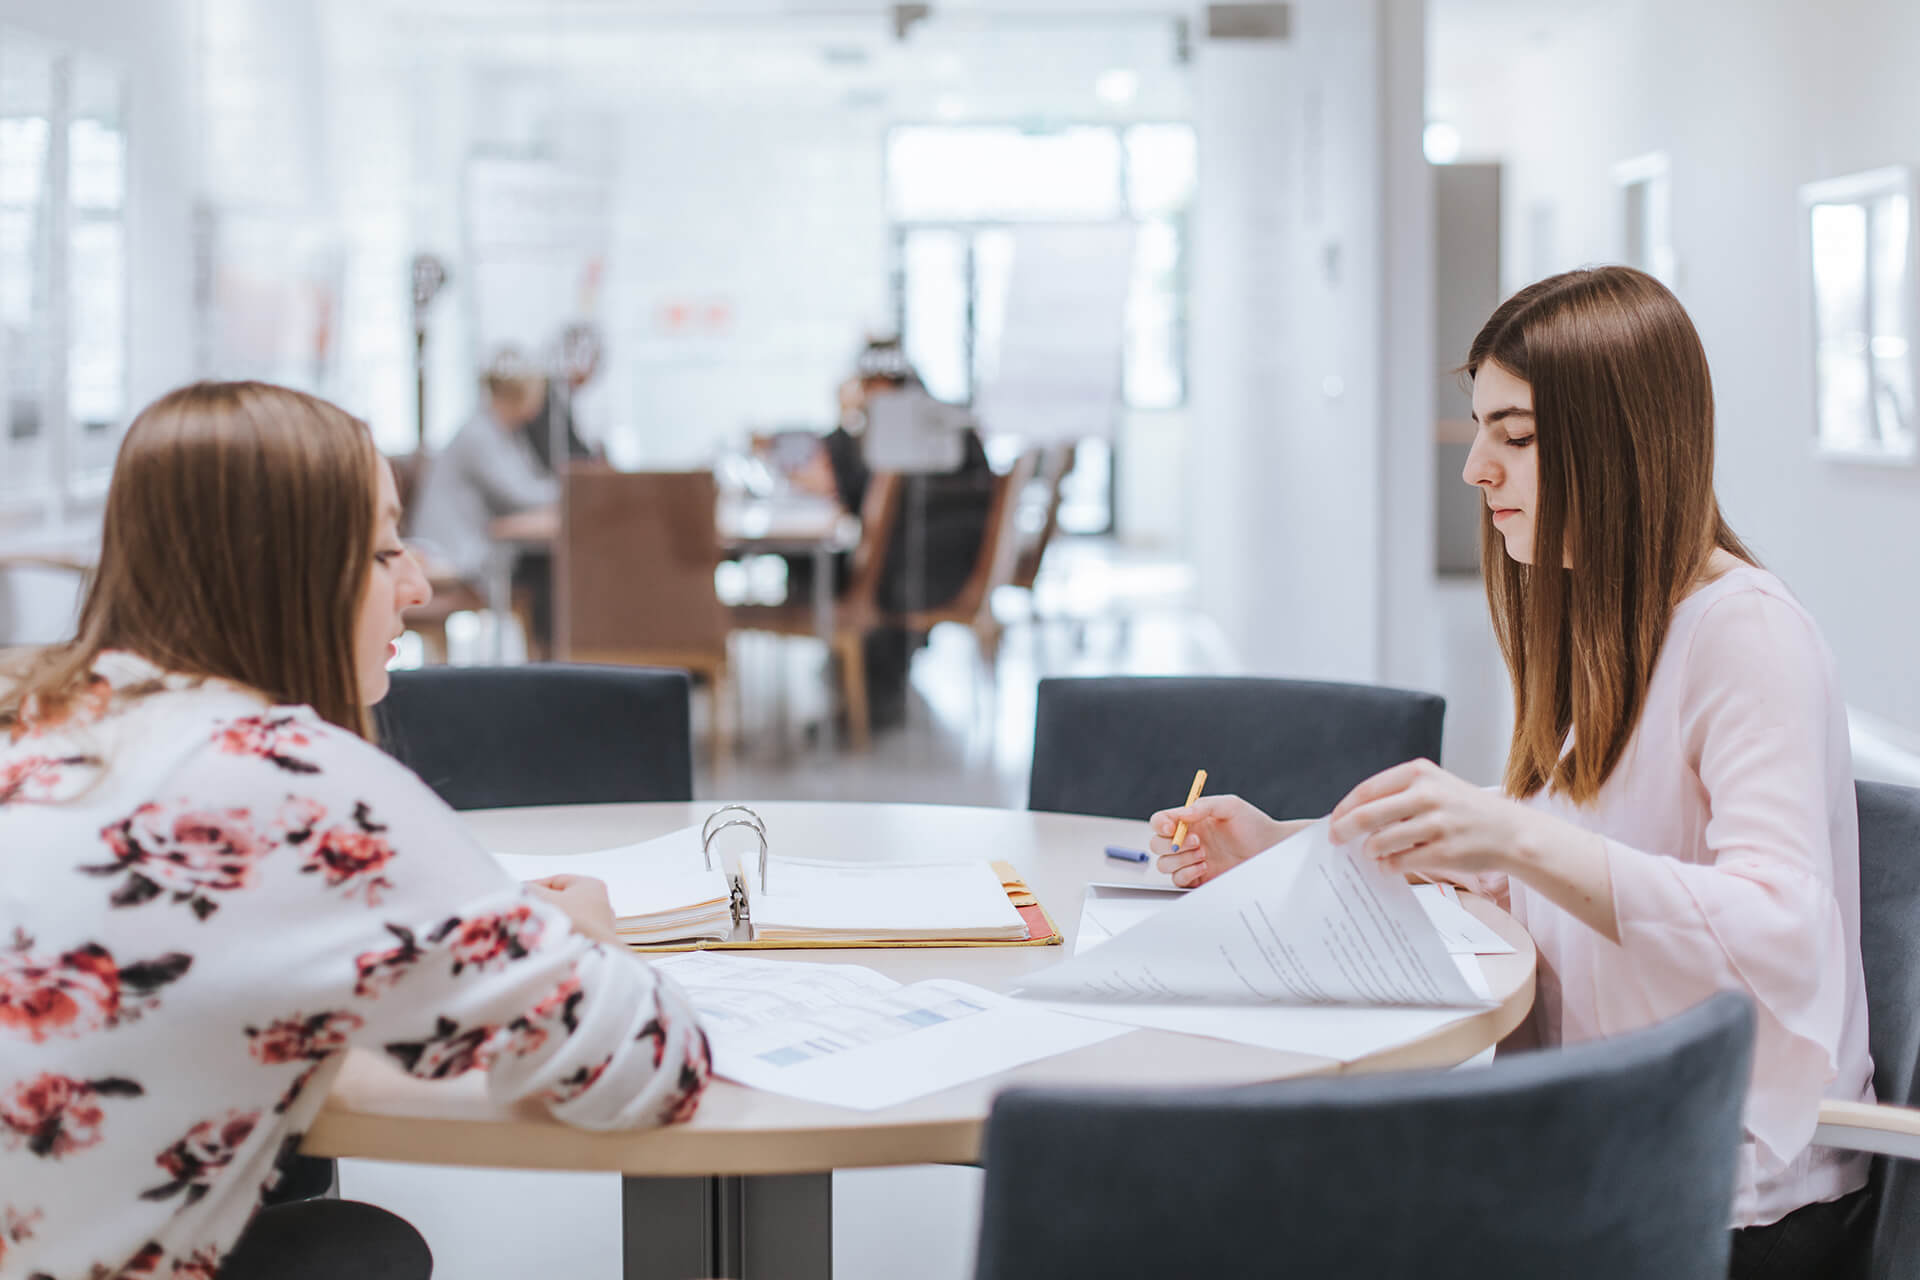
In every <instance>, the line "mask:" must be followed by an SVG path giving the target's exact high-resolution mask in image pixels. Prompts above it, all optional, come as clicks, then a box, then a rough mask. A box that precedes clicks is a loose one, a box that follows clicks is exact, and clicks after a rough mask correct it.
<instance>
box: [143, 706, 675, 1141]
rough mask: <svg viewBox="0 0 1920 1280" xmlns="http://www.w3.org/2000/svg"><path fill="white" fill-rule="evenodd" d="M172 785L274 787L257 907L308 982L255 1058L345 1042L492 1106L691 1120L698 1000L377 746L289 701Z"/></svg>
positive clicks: (249, 790)
mask: <svg viewBox="0 0 1920 1280" xmlns="http://www.w3.org/2000/svg"><path fill="white" fill-rule="evenodd" d="M176 781H178V782H179V783H180V784H181V789H182V790H184V791H186V792H188V793H190V794H194V795H198V796H224V797H236V796H247V797H258V796H262V795H271V796H273V797H274V799H273V801H272V804H271V806H268V807H266V808H265V809H263V808H262V807H261V806H258V805H255V806H253V808H252V810H251V813H252V816H251V818H249V819H248V821H249V823H250V826H251V831H252V836H251V838H252V839H253V840H254V842H255V847H256V849H258V850H261V851H263V852H262V856H261V857H260V858H259V864H260V865H259V876H258V880H259V884H258V888H257V890H256V892H257V893H258V894H259V895H260V896H259V897H258V898H257V899H253V894H249V895H247V899H253V901H252V902H251V905H250V906H249V907H248V910H249V912H250V918H254V919H257V920H258V921H259V922H260V924H261V927H262V928H263V929H271V930H272V931H273V933H274V935H275V936H274V938H273V939H272V943H271V945H272V947H273V948H274V949H275V951H276V952H277V953H279V954H281V955H295V956H297V957H298V963H297V970H298V972H299V975H300V977H299V980H298V989H297V990H289V991H287V992H286V994H284V995H282V996H281V997H280V998H281V999H282V1000H283V1001H284V1002H285V1003H286V1004H287V1005H288V1006H289V1008H288V1010H287V1011H286V1013H285V1016H284V1017H281V1018H277V1019H269V1018H260V1019H256V1026H255V1027H254V1028H251V1029H250V1030H249V1035H250V1036H257V1037H258V1038H259V1042H260V1045H261V1046H263V1047H257V1048H256V1050H255V1054H254V1056H255V1057H256V1058H257V1059H259V1060H260V1061H262V1062H268V1063H271V1062H277V1061H294V1062H297V1061H303V1060H317V1059H318V1058H319V1057H320V1056H321V1055H320V1053H319V1052H317V1051H316V1049H317V1047H323V1046H332V1047H336V1048H337V1047H343V1046H344V1045H345V1044H349V1043H350V1044H353V1045H358V1046H361V1047H365V1048H369V1049H371V1050H373V1051H375V1052H377V1053H379V1054H381V1055H382V1056H384V1057H385V1058H387V1059H388V1060H389V1061H391V1062H394V1063H396V1064H397V1065H399V1066H400V1067H402V1068H403V1069H405V1070H406V1071H408V1072H409V1073H411V1074H413V1075H415V1076H420V1077H423V1078H427V1079H444V1078H448V1077H452V1076H456V1075H460V1074H463V1073H465V1072H467V1071H470V1070H483V1071H485V1072H486V1075H487V1083H488V1089H489V1092H490V1094H491V1095H492V1096H493V1098H494V1099H495V1100H496V1101H499V1102H502V1103H513V1102H517V1101H520V1100H523V1099H531V1100H535V1101H538V1102H540V1103H543V1104H544V1105H545V1106H546V1107H547V1108H548V1109H549V1110H550V1111H551V1113H552V1114H553V1115H554V1116H555V1117H556V1118H557V1119H560V1120H563V1121H565V1122H567V1123H569V1124H574V1125H579V1126H581V1127H583V1128H590V1129H618V1128H627V1127H634V1126H642V1125H648V1124H657V1123H663V1122H669V1121H673V1120H679V1119H684V1118H686V1117H687V1116H690V1115H691V1114H692V1113H693V1110H694V1108H695V1106H696V1105H697V1101H698V1098H699V1096H700V1093H701V1091H702V1089H703V1088H704V1087H705V1084H706V1081H707V1078H708V1064H709V1056H708V1048H707V1042H706V1036H705V1034H704V1032H702V1030H701V1029H700V1026H699V1024H698V1021H697V1019H696V1017H695V1014H694V1011H693V1009H692V1006H691V1004H690V1003H689V1002H688V1000H687V998H686V996H685V993H684V992H682V991H681V990H680V989H679V988H678V987H677V986H676V985H675V984H674V983H673V981H672V980H671V979H669V978H667V977H666V976H665V975H663V974H659V973H656V972H655V971H654V970H653V969H652V968H651V967H649V966H648V965H646V964H645V963H644V962H642V961H641V960H640V959H639V958H638V957H636V956H634V955H633V954H631V953H630V952H628V951H626V949H625V948H623V947H618V946H614V945H610V944H606V943H601V942H596V941H593V940H591V939H588V938H586V937H584V936H582V935H580V934H578V933H576V932H574V931H573V929H572V926H571V922H570V920H569V919H568V917H567V915H566V913H565V912H563V911H561V910H560V909H559V908H557V907H555V906H553V905H552V904H550V903H548V902H546V901H544V900H542V899H540V898H538V897H536V896H534V895H533V894H531V893H530V892H528V891H527V890H526V889H525V888H524V887H523V886H521V885H520V884H519V883H518V882H517V881H515V880H513V879H512V878H511V877H509V876H508V875H507V874H506V873H505V872H504V871H503V870H501V869H500V867H499V866H498V864H496V863H495V862H494V861H493V860H492V858H491V857H490V856H488V854H487V853H486V852H485V851H484V850H482V849H481V848H480V847H479V846H478V845H477V844H475V843H474V841H473V839H472V837H471V836H470V835H469V834H468V833H467V832H466V830H465V828H464V827H463V826H462V824H461V822H460V820H459V818H458V817H457V816H456V815H455V814H454V812H453V810H451V809H449V808H448V807H447V806H446V804H445V803H443V802H442V801H441V800H440V799H439V797H437V796H435V795H434V794H433V792H432V791H430V790H428V788H427V787H426V786H425V785H424V784H422V783H421V782H420V780H419V779H418V778H417V777H415V776H414V775H413V774H412V773H410V772H408V771H407V770H406V769H405V768H404V767H402V766H401V765H399V764H398V763H396V762H395V761H393V760H392V759H391V758H389V757H388V756H386V755H385V754H384V753H382V752H381V751H379V750H378V749H377V748H376V747H373V746H372V745H370V744H368V743H365V742H362V741H361V740H359V739H358V738H355V737H353V736H352V735H350V734H347V733H345V732H343V731H341V730H338V729H334V728H332V727H331V726H327V725H325V724H323V723H321V722H319V721H318V720H315V719H312V718H310V713H296V715H295V716H287V715H286V714H285V713H284V712H278V713H275V715H273V716H265V717H258V718H255V719H253V720H249V721H242V722H238V724H237V725H229V726H228V727H227V728H226V729H225V730H224V731H223V732H222V733H221V734H218V735H216V738H215V742H214V744H213V745H212V746H210V747H208V748H207V749H204V750H201V751H199V752H196V753H195V754H194V756H192V757H191V758H190V759H189V760H188V762H187V763H186V764H185V765H184V766H183V770H182V774H181V776H180V777H178V778H177V779H176ZM226 812H228V813H240V812H241V811H239V810H227V811H226ZM236 821H237V819H236ZM239 901H241V900H240V899H236V905H238V903H239ZM263 941H265V939H264V938H263ZM296 1091H297V1085H296Z"/></svg>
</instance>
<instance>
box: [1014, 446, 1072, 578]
mask: <svg viewBox="0 0 1920 1280" xmlns="http://www.w3.org/2000/svg"><path fill="white" fill-rule="evenodd" d="M1078 448H1079V446H1078V445H1074V444H1057V445H1053V446H1051V447H1049V448H1048V449H1046V450H1045V451H1044V452H1043V453H1042V454H1041V455H1040V467H1039V478H1040V480H1041V481H1042V482H1043V483H1044V484H1045V485H1046V493H1047V498H1046V502H1047V506H1046V516H1045V518H1044V519H1043V521H1042V522H1041V525H1040V531H1039V532H1038V533H1036V534H1034V535H1033V536H1032V537H1031V538H1026V539H1023V540H1022V541H1021V544H1020V551H1019V554H1018V555H1017V556H1015V557H1014V562H1013V581H1012V582H1010V583H1009V584H1008V585H1009V586H1015V587H1019V588H1020V589H1021V590H1022V591H1026V592H1029V593H1030V592H1032V590H1033V584H1034V580H1035V579H1037V578H1038V577H1039V576H1040V561H1041V558H1042V557H1043V556H1045V555H1046V553H1047V544H1048V543H1050V542H1052V541H1053V535H1054V534H1055V533H1056V532H1058V531H1059V528H1060V495H1061V493H1062V491H1063V490H1064V488H1065V486H1066V480H1067V475H1068V474H1069V473H1070V472H1071V471H1072V470H1073V458H1074V453H1075V451H1076V450H1077V449H1078Z"/></svg>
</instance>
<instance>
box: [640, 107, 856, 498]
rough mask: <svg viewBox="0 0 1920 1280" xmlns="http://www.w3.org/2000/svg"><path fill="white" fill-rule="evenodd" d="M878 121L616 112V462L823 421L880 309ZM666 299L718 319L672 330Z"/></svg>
mask: <svg viewBox="0 0 1920 1280" xmlns="http://www.w3.org/2000/svg"><path fill="white" fill-rule="evenodd" d="M884 129H885V120H884V117H883V116H882V115H881V113H879V112H855V111H848V110H845V109H829V110H820V111H801V112H794V111H779V110H776V109H773V108H770V107H747V108H742V109H740V110H737V111H721V110H716V109H713V108H694V109H682V110H678V111H676V110H673V109H671V108H667V107H660V106H657V105H656V106H636V107H635V108H634V109H633V110H632V111H631V112H630V113H629V114H628V115H627V117H626V134H627V138H626V145H625V147H624V149H623V152H622V154H621V159H620V172H619V179H618V181H619V187H618V194H617V196H616V200H615V225H616V227H617V228H618V230H617V232H616V241H615V244H614V247H613V254H612V260H611V262H610V264H609V266H610V271H609V275H608V284H607V324H608V330H609V334H608V337H609V341H610V343H611V344H612V345H613V346H614V347H615V348H616V350H617V353H618V355H617V360H616V371H617V372H619V373H621V374H623V375H624V377H623V378H622V379H621V380H620V381H617V382H615V383H614V384H613V385H610V386H609V387H608V388H607V397H606V402H605V412H606V414H607V417H608V419H609V420H610V425H611V426H612V427H613V428H614V429H615V430H616V431H618V432H620V433H621V434H622V435H623V436H624V437H625V439H624V440H623V441H621V442H619V443H623V444H627V445H629V446H630V447H629V448H628V449H627V454H626V457H625V458H624V459H623V461H626V462H628V463H629V464H631V465H651V466H659V465H687V464H701V463H705V462H708V461H710V460H711V459H712V457H713V454H714V449H715V447H716V445H717V444H718V443H719V442H720V441H721V440H722V439H724V438H726V437H729V436H733V435H736V434H739V433H743V432H744V431H746V430H747V429H748V428H750V427H751V428H765V427H776V426H781V425H792V424H796V423H797V424H801V425H809V424H811V425H820V424H831V423H832V422H833V421H834V420H835V419H836V418H837V416H838V413H839V404H838V400H837V399H836V397H835V391H836V388H837V386H838V384H839V382H840V380H841V379H842V378H844V377H845V376H846V375H847V372H848V371H849V370H850V369H851V368H852V360H853V357H854V355H855V354H856V353H857V352H858V350H859V348H860V343H861V341H862V339H863V338H864V337H865V335H866V333H867V332H868V331H869V330H871V329H873V328H875V327H878V326H885V325H888V324H889V323H890V321H891V317H892V315H893V308H892V305H891V301H890V295H889V284H888V270H889V261H890V251H889V246H888V240H887V234H888V233H887V209H886V198H885V191H884V186H883V178H884V173H883V168H882V161H883V151H882V148H883V138H884ZM676 303H683V304H693V305H694V306H695V308H696V309H697V308H699V307H701V306H704V305H707V304H719V305H722V306H725V307H726V308H727V309H728V314H729V316H730V320H729V322H728V324H727V325H726V326H725V329H724V331H722V332H718V333H711V334H708V333H702V332H700V331H699V326H694V331H692V332H686V333H681V334H675V333H674V332H672V331H670V330H669V329H668V328H667V327H666V326H665V325H664V324H663V322H662V312H663V311H664V309H666V308H667V307H669V306H671V305H673V304H676Z"/></svg>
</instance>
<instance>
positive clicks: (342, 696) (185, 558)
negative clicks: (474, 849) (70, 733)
mask: <svg viewBox="0 0 1920 1280" xmlns="http://www.w3.org/2000/svg"><path fill="white" fill-rule="evenodd" d="M378 465H379V453H378V451H377V450H376V449H375V448H374V444H373V436H372V434H371V433H370V432H369V431H368V430H367V427H366V424H365V423H363V422H361V421H360V420H359V419H357V418H355V417H353V416H352V415H350V414H348V413H347V412H346V411H344V410H342V409H339V408H337V407H335V406H334V405H331V404H328V403H327V402H326V401H324V400H320V399H317V398H315V397H313V396H310V395H305V394H303V393H301V392H298V391H293V390H289V389H288V388H286V387H275V386H269V385H267V384H265V383H258V382H208V383H199V384H196V385H194V386H189V387H182V388H180V389H179V390H177V391H172V392H169V393H168V394H166V395H164V396H162V397H161V398H160V399H158V400H156V401H154V402H153V403H152V404H150V405H148V406H147V407H146V408H145V409H144V410H142V411H141V413H140V416H139V417H137V418H135V419H134V421H133V424H132V425H131V426H129V427H128V428H127V434H126V439H125V440H124V441H123V442H122V443H121V446H120V456H119V458H118V459H117V461H116V462H115V463H114V468H113V482H112V485H111V487H110V488H109V489H108V491H107V507H106V519H105V523H104V525H103V528H102V531H101V540H100V564H99V568H98V570H97V571H96V572H95V574H94V577H93V581H92V583H91V585H90V586H89V588H88V590H87V595H86V600H85V603H84V604H83V605H82V606H81V610H80V624H79V629H78V632H77V634H76V636H75V638H74V639H73V640H72V641H71V642H69V643H67V644H65V645H61V646H58V647H56V648H53V649H50V650H48V651H46V652H45V653H43V654H42V655H41V656H40V657H39V658H38V659H37V661H35V662H34V664H33V665H31V666H30V667H29V668H28V669H27V670H26V671H25V672H24V673H23V675H22V678H21V679H20V681H19V682H18V683H16V684H15V685H14V686H13V687H12V688H10V689H8V690H6V691H5V692H4V693H3V694H0V729H8V728H12V727H15V726H17V725H18V724H19V722H20V721H21V719H22V707H23V706H31V708H32V709H33V712H34V713H35V714H36V715H40V714H51V715H57V714H59V712H60V711H61V710H62V709H63V708H64V707H65V706H66V705H67V704H68V703H69V702H70V701H71V700H72V699H74V698H75V697H76V696H78V695H79V694H80V693H81V692H82V691H83V690H84V688H85V686H86V683H87V678H88V673H89V672H90V671H91V670H92V668H93V665H94V662H95V660H96V659H97V658H98V657H99V656H100V653H101V652H102V651H103V650H107V649H125V650H129V651H131V652H133V653H136V654H139V655H140V656H141V657H144V658H146V659H147V660H149V661H150V662H153V663H154V664H155V665H157V666H159V667H160V668H162V669H163V670H166V671H172V672H180V673H183V674H186V675H189V676H197V677H201V678H215V679H221V680H229V681H232V682H234V683H236V684H240V685H244V686H246V687H247V688H250V689H253V690H256V691H258V692H259V693H261V694H263V695H265V696H266V697H267V698H269V699H271V700H272V701H273V702H275V703H285V704H304V705H306V706H310V707H312V708H313V709H314V711H315V712H317V713H318V714H319V715H320V716H322V717H323V718H325V719H326V720H328V721H331V722H332V723H333V724H336V725H339V726H340V727H341V728H343V729H347V730H350V731H352V732H354V733H357V734H359V735H361V736H362V737H366V736H369V731H368V721H367V712H366V708H364V707H362V706H361V705H360V695H359V680H358V675H357V672H356V671H355V669H354V652H353V650H354V646H353V633H354V623H355V620H356V618H357V617H358V615H359V609H360V601H361V597H362V596H363V594H364V593H365V591H366V586H367V581H368V575H369V574H370V573H371V572H372V565H373V536H374V529H373V526H374V506H375V498H374V484H375V480H376V476H377V472H376V471H375V470H374V468H375V467H376V466H378Z"/></svg>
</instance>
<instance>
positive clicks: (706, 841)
mask: <svg viewBox="0 0 1920 1280" xmlns="http://www.w3.org/2000/svg"><path fill="white" fill-rule="evenodd" d="M729 809H735V810H739V811H740V812H742V813H745V814H746V815H748V816H746V817H744V818H729V819H727V821H725V822H723V823H721V824H720V825H719V826H717V827H716V826H713V820H714V819H715V818H717V817H719V816H720V815H721V814H723V813H725V812H727V810H729ZM728 827H745V828H746V829H747V830H749V831H751V832H753V834H754V835H755V836H756V837H757V838H758V839H759V841H760V892H762V893H765V892H766V891H767V828H766V824H765V823H763V822H761V821H760V815H759V814H757V813H755V812H754V811H753V810H751V809H749V808H747V807H746V806H744V805H737V804H730V805H727V806H726V807H725V808H723V809H716V810H715V811H714V812H713V813H711V814H709V815H708V816H707V821H706V823H705V824H703V825H702V826H701V828H700V855H701V857H702V858H703V859H704V860H705V862H706V867H707V870H709V871H711V870H713V842H714V840H715V839H716V838H717V837H718V836H719V835H720V833H721V832H722V831H725V830H726V829H727V828H728Z"/></svg>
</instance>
